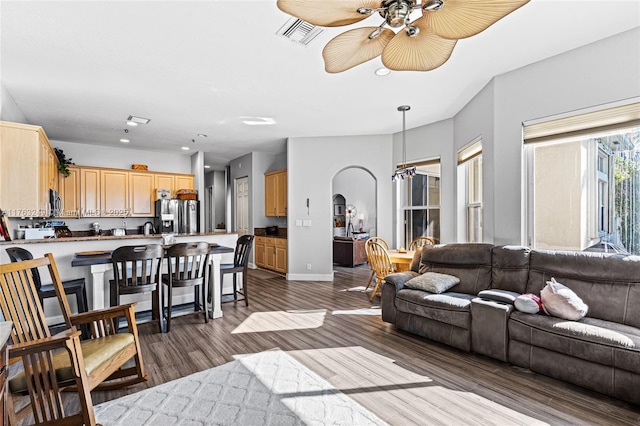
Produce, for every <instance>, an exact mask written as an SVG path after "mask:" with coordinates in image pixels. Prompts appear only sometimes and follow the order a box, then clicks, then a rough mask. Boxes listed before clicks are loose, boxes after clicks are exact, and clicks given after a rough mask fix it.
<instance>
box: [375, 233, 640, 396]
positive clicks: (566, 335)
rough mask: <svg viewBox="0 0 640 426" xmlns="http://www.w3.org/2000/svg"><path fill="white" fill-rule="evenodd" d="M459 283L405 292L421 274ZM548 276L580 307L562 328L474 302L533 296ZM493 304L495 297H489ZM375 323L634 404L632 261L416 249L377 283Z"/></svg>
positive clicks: (637, 358)
mask: <svg viewBox="0 0 640 426" xmlns="http://www.w3.org/2000/svg"><path fill="white" fill-rule="evenodd" d="M428 271H431V272H439V273H444V274H448V275H454V276H456V277H458V278H459V279H460V283H459V284H457V285H456V286H454V287H452V288H451V289H450V290H449V291H447V292H444V293H441V294H433V293H428V292H425V291H421V290H414V289H409V288H406V287H404V284H405V283H406V282H407V281H408V280H409V279H410V278H412V277H414V276H417V275H419V274H422V273H425V272H428ZM552 277H554V278H555V279H556V280H557V281H558V282H560V283H562V284H564V285H566V286H567V287H569V288H570V289H572V290H573V291H574V292H575V293H576V294H577V295H578V296H579V297H580V298H581V299H582V300H583V301H584V302H585V303H586V304H587V305H588V306H589V311H588V313H587V316H586V317H584V318H583V319H581V320H579V321H568V320H564V319H560V318H556V317H552V316H547V315H545V314H544V313H540V314H528V313H523V312H519V311H517V310H516V309H515V308H514V305H513V304H511V303H509V302H504V301H497V300H496V299H486V298H480V297H478V296H477V295H478V293H479V292H480V291H482V290H486V289H494V290H496V291H495V293H496V294H497V295H498V296H499V295H500V293H501V292H504V294H505V295H511V296H513V293H514V292H515V293H519V294H522V293H534V294H537V295H540V291H541V290H542V288H543V287H544V286H545V284H546V282H547V281H548V280H550V279H551V278H552ZM498 299H501V298H500V297H498ZM382 319H383V320H384V321H386V322H389V323H393V324H395V325H396V326H397V327H399V328H401V329H403V330H406V331H409V332H412V333H415V334H418V335H421V336H424V337H427V338H429V339H432V340H436V341H438V342H442V343H445V344H447V345H451V346H454V347H456V348H459V349H462V350H465V351H473V352H477V353H480V354H483V355H487V356H490V357H493V358H496V359H498V360H501V361H504V362H510V363H512V364H515V365H518V366H521V367H526V368H528V369H530V370H532V371H535V372H538V373H541V374H545V375H548V376H551V377H555V378H558V379H561V380H564V381H567V382H571V383H574V384H577V385H579V386H583V387H586V388H589V389H592V390H595V391H598V392H602V393H605V394H607V395H610V396H614V397H616V398H620V399H623V400H626V401H630V402H633V403H636V404H640V256H625V255H619V254H613V255H609V254H600V253H585V252H560V251H542V250H530V249H529V248H527V247H519V246H493V245H491V244H445V245H439V246H435V247H433V248H428V249H425V250H423V251H422V253H421V256H420V263H419V265H414V266H413V268H412V270H411V271H410V272H403V273H396V274H392V275H389V276H387V277H386V278H385V283H384V285H383V289H382Z"/></svg>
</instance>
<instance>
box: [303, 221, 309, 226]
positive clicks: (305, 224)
mask: <svg viewBox="0 0 640 426" xmlns="http://www.w3.org/2000/svg"><path fill="white" fill-rule="evenodd" d="M302 226H311V221H310V220H303V221H302Z"/></svg>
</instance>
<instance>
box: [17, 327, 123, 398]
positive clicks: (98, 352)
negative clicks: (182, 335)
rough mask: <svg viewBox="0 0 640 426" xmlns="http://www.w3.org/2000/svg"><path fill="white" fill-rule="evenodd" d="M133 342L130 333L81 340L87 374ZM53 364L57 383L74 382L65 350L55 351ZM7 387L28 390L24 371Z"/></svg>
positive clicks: (22, 391)
mask: <svg viewBox="0 0 640 426" xmlns="http://www.w3.org/2000/svg"><path fill="white" fill-rule="evenodd" d="M134 344H135V342H134V338H133V334H131V333H117V334H113V335H109V336H105V337H101V338H97V339H91V340H82V341H81V342H80V346H82V356H83V358H84V366H85V371H86V372H87V376H90V375H91V374H92V373H93V372H94V371H95V370H97V369H98V368H100V366H102V365H103V364H104V363H105V362H107V361H109V360H110V359H111V358H113V357H115V356H116V355H118V354H119V353H120V352H121V351H122V350H123V349H125V348H126V347H127V346H129V345H134ZM53 365H54V368H55V369H56V377H57V379H58V385H60V386H67V385H72V384H74V379H75V377H74V375H73V372H72V371H71V363H70V361H69V354H68V353H67V351H65V350H61V351H57V352H56V353H55V354H54V355H53ZM9 389H10V390H11V392H13V393H26V392H28V389H27V382H26V380H25V374H24V372H20V373H18V374H16V376H15V377H13V378H11V379H10V380H9Z"/></svg>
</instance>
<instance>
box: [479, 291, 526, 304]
mask: <svg viewBox="0 0 640 426" xmlns="http://www.w3.org/2000/svg"><path fill="white" fill-rule="evenodd" d="M518 296H520V293H516V292H515V291H508V290H499V289H489V290H482V291H481V292H480V293H478V297H481V298H483V299H487V300H493V301H494V302H500V303H506V304H508V305H513V302H515V301H516V298H517V297H518Z"/></svg>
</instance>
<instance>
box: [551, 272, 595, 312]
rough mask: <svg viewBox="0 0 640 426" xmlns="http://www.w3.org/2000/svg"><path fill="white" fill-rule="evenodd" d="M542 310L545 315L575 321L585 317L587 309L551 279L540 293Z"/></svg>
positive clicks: (573, 294)
mask: <svg viewBox="0 0 640 426" xmlns="http://www.w3.org/2000/svg"><path fill="white" fill-rule="evenodd" d="M540 300H542V309H544V311H545V312H546V313H547V315H552V316H554V317H558V318H563V319H567V320H571V321H577V320H579V319H580V318H582V317H584V316H585V315H587V311H588V310H589V307H588V306H587V305H586V304H585V303H584V302H583V301H582V299H580V297H579V296H578V295H577V294H576V293H575V292H573V290H571V289H570V288H568V287H567V286H565V285H562V284H560V283H559V282H557V281H556V280H555V278H551V281H547V285H546V286H545V288H543V289H542V291H541V292H540Z"/></svg>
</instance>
